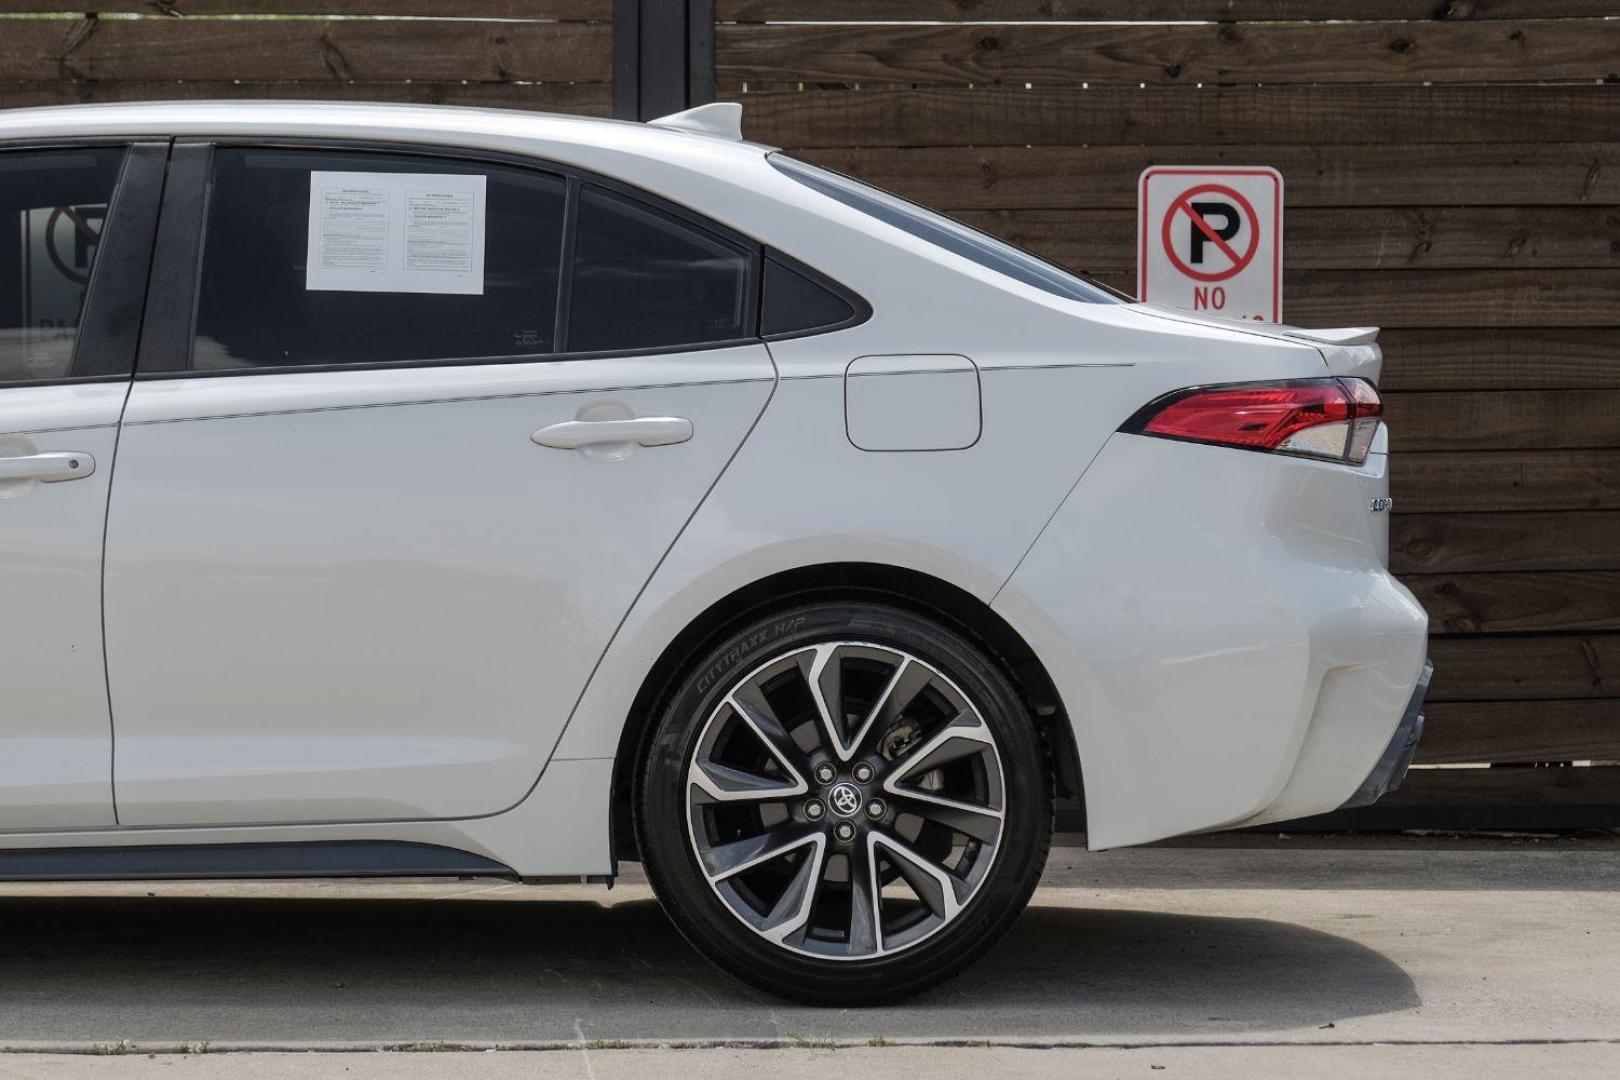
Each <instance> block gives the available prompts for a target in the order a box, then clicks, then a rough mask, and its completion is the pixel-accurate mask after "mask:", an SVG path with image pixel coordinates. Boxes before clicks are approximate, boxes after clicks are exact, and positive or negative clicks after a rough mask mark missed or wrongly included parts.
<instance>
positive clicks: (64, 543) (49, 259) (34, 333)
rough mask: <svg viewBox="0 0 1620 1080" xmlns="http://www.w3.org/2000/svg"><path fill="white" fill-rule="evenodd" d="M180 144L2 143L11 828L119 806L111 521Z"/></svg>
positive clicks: (1, 596) (2, 795)
mask: <svg viewBox="0 0 1620 1080" xmlns="http://www.w3.org/2000/svg"><path fill="white" fill-rule="evenodd" d="M167 153H168V146H167V144H166V143H149V144H141V145H137V146H133V147H129V146H124V145H88V144H79V145H75V144H56V145H42V146H33V147H9V148H0V553H3V554H0V613H3V616H4V631H3V634H4V645H3V647H0V831H3V832H16V831H22V830H39V829H62V828H84V827H88V826H97V825H112V824H114V823H115V821H116V815H115V814H114V811H113V797H112V729H111V726H110V725H111V717H110V716H109V713H108V705H107V675H106V669H105V666H104V664H103V656H102V639H101V570H102V566H101V558H102V534H103V530H104V527H105V520H106V511H107V485H108V481H109V478H110V477H111V475H112V467H113V452H114V450H115V449H116V447H117V443H118V416H119V413H120V411H121V410H122V409H123V407H124V398H125V395H126V394H127V393H128V390H129V373H130V367H131V365H132V363H133V360H134V353H135V339H136V334H137V333H138V330H139V327H140V316H141V303H142V300H143V296H144V291H145V284H146V282H145V278H146V270H147V266H148V263H149V261H150V254H151V244H152V229H153V225H154V223H155V221H156V215H157V201H158V193H159V191H160V190H161V185H162V182H163V163H164V158H165V157H166V156H167Z"/></svg>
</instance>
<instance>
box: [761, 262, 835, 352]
mask: <svg viewBox="0 0 1620 1080" xmlns="http://www.w3.org/2000/svg"><path fill="white" fill-rule="evenodd" d="M854 317H855V308H854V306H853V305H851V304H850V302H849V301H848V300H845V299H844V298H843V297H842V296H839V295H838V294H837V293H836V292H834V291H833V290H832V289H831V287H829V286H828V285H826V284H823V283H821V282H819V281H816V280H814V279H812V278H811V277H810V276H809V275H808V274H803V273H800V272H799V271H797V270H795V269H793V268H792V267H791V266H788V265H787V264H785V263H783V262H781V261H780V260H778V259H774V258H767V259H766V260H765V298H764V301H763V302H762V303H761V305H760V317H759V318H760V327H759V332H760V333H761V334H764V335H765V336H766V337H770V336H772V335H775V334H797V333H803V332H805V331H807V330H816V329H820V328H822V327H831V326H837V325H839V324H840V323H845V322H848V321H849V320H851V319H853V318H854Z"/></svg>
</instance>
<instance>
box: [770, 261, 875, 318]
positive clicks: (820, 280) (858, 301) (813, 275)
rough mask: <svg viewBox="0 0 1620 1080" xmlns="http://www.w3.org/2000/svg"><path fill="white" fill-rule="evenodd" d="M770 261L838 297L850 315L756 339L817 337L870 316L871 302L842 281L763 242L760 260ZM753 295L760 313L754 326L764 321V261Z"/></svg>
mask: <svg viewBox="0 0 1620 1080" xmlns="http://www.w3.org/2000/svg"><path fill="white" fill-rule="evenodd" d="M773 261H774V262H777V263H780V264H781V265H782V266H784V267H786V268H787V269H789V270H791V271H793V272H794V273H795V274H798V275H799V276H801V277H803V278H805V279H806V280H808V281H811V282H813V283H815V284H817V285H820V286H821V287H822V288H823V289H826V290H827V291H828V292H830V293H832V294H833V295H834V296H836V297H838V299H840V300H842V301H843V302H844V303H846V304H848V305H849V310H850V315H849V318H847V319H844V320H842V321H840V322H835V323H823V324H821V325H820V326H810V327H806V328H805V329H803V330H783V331H782V332H781V333H777V334H761V335H759V339H760V340H761V341H791V340H793V339H794V338H803V337H819V336H820V335H822V334H831V333H833V332H834V331H837V330H848V329H850V328H851V327H854V326H859V325H861V324H862V323H864V322H865V321H866V320H868V319H870V318H871V317H872V305H871V304H869V303H867V302H866V297H864V296H862V295H861V294H860V293H858V292H856V291H855V290H853V289H851V288H849V287H848V286H847V285H845V284H843V283H842V282H840V281H837V280H836V279H834V278H830V277H828V276H827V275H826V274H823V273H822V272H821V271H820V270H817V269H816V268H815V267H813V266H810V265H808V264H806V263H803V262H800V261H799V260H798V259H795V258H794V257H793V256H791V255H789V254H788V253H787V252H785V251H782V250H781V249H779V248H774V247H769V246H766V247H765V249H764V258H763V260H762V264H763V263H765V262H773ZM756 295H757V297H758V300H759V314H758V315H757V316H756V317H755V319H754V325H755V326H756V327H760V326H764V325H765V278H764V266H763V265H761V267H760V283H759V290H758V293H757V294H756Z"/></svg>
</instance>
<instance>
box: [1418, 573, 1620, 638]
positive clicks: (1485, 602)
mask: <svg viewBox="0 0 1620 1080" xmlns="http://www.w3.org/2000/svg"><path fill="white" fill-rule="evenodd" d="M1402 580H1403V581H1404V582H1405V583H1406V586H1407V587H1408V588H1409V589H1411V590H1412V593H1413V595H1415V596H1416V597H1417V598H1418V600H1419V601H1420V602H1421V603H1422V604H1423V606H1424V608H1426V609H1427V610H1428V612H1429V628H1430V629H1431V630H1432V631H1434V632H1435V633H1445V634H1503V633H1521V634H1522V633H1539V632H1542V631H1547V630H1620V573H1616V572H1615V571H1612V570H1588V571H1580V572H1573V571H1546V572H1533V573H1511V574H1409V575H1407V576H1406V577H1404V578H1402Z"/></svg>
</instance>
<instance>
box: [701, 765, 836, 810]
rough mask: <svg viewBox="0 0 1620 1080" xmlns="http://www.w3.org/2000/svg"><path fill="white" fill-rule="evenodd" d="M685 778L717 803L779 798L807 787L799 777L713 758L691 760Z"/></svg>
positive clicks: (799, 793)
mask: <svg viewBox="0 0 1620 1080" xmlns="http://www.w3.org/2000/svg"><path fill="white" fill-rule="evenodd" d="M687 778H688V780H690V782H691V784H692V786H693V787H695V788H697V789H698V790H699V791H701V792H702V793H703V794H704V796H705V797H707V798H708V799H709V800H710V801H713V802H720V803H729V802H779V801H780V800H782V799H791V798H793V797H794V796H796V795H803V794H804V793H805V791H807V790H808V788H807V787H806V786H805V783H804V781H802V780H799V781H797V782H790V781H783V780H780V779H777V778H774V777H770V776H761V775H760V774H758V773H752V772H747V771H745V770H743V769H736V768H733V767H731V766H730V765H721V764H719V763H718V762H714V761H694V762H693V763H692V768H691V769H690V770H689V771H688V773H687Z"/></svg>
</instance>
